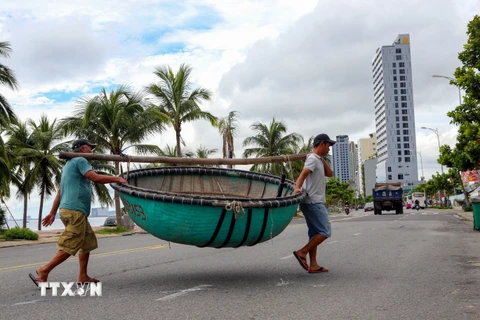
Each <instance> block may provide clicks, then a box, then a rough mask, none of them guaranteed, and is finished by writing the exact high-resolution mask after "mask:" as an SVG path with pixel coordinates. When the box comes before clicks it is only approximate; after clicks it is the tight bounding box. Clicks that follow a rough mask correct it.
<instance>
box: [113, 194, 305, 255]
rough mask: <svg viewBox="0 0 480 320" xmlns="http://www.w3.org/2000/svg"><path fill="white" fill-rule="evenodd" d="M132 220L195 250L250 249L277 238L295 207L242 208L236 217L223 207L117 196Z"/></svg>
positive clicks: (123, 195)
mask: <svg viewBox="0 0 480 320" xmlns="http://www.w3.org/2000/svg"><path fill="white" fill-rule="evenodd" d="M120 197H121V199H122V202H123V204H124V206H125V208H126V211H127V212H128V215H129V216H130V217H131V218H132V220H133V221H134V222H135V223H136V224H137V225H138V226H140V227H141V228H142V229H143V230H145V231H147V232H148V233H150V234H152V235H154V236H155V237H158V238H160V239H163V240H166V241H171V242H175V243H181V244H186V245H194V246H198V247H214V248H224V247H239V246H252V245H255V244H258V243H261V242H264V241H267V240H269V239H271V238H273V237H275V236H277V235H279V234H280V233H281V232H282V231H283V230H285V228H286V227H287V226H288V224H289V223H290V221H291V220H292V219H293V216H294V215H295V213H296V211H297V204H294V205H291V206H284V207H279V208H244V210H243V211H241V212H239V213H237V214H235V213H234V211H233V210H226V209H225V208H222V207H210V206H196V205H188V204H182V205H178V204H175V203H168V202H161V201H154V200H149V199H141V198H138V197H133V196H130V195H127V194H121V195H120Z"/></svg>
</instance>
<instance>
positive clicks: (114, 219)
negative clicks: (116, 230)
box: [103, 216, 117, 227]
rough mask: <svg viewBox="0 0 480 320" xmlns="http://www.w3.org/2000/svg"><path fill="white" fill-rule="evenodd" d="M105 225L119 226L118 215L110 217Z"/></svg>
mask: <svg viewBox="0 0 480 320" xmlns="http://www.w3.org/2000/svg"><path fill="white" fill-rule="evenodd" d="M103 226H104V227H116V226H117V217H115V216H113V217H108V218H107V219H105V222H104V223H103Z"/></svg>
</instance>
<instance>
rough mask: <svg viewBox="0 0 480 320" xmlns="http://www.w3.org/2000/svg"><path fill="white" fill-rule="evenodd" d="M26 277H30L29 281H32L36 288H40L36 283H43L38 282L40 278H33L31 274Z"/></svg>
mask: <svg viewBox="0 0 480 320" xmlns="http://www.w3.org/2000/svg"><path fill="white" fill-rule="evenodd" d="M28 276H29V277H30V279H32V281H33V283H35V285H36V286H37V287H40V286H39V285H38V283H39V282H43V281H40V278H37V277H35V276H34V275H33V274H31V273H29V274H28Z"/></svg>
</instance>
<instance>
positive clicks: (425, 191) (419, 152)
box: [410, 149, 427, 207]
mask: <svg viewBox="0 0 480 320" xmlns="http://www.w3.org/2000/svg"><path fill="white" fill-rule="evenodd" d="M410 151H412V152H416V153H418V155H419V156H420V166H421V168H422V177H421V178H420V180H421V181H422V182H423V191H424V193H425V199H426V198H427V183H426V181H425V174H424V173H423V158H422V152H421V151H415V150H412V149H410ZM426 205H427V204H426V203H425V207H426Z"/></svg>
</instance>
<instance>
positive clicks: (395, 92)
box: [393, 83, 406, 94]
mask: <svg viewBox="0 0 480 320" xmlns="http://www.w3.org/2000/svg"><path fill="white" fill-rule="evenodd" d="M395 84H396V83H395ZM402 90H405V89H402ZM405 93H406V92H405ZM393 94H398V90H397V89H394V90H393Z"/></svg>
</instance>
